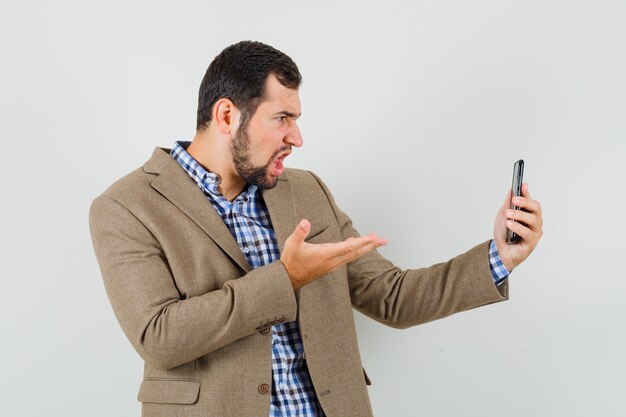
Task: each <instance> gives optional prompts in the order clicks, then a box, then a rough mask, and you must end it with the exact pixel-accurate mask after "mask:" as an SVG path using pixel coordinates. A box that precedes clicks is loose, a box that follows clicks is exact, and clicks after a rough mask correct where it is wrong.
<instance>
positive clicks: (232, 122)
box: [212, 98, 239, 135]
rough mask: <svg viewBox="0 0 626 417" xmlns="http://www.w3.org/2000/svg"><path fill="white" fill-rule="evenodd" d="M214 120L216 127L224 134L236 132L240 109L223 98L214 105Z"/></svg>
mask: <svg viewBox="0 0 626 417" xmlns="http://www.w3.org/2000/svg"><path fill="white" fill-rule="evenodd" d="M212 119H213V121H214V122H215V127H216V128H217V130H218V131H219V132H220V133H222V134H225V135H227V134H229V133H230V132H231V131H233V130H236V128H237V126H236V125H237V124H238V123H239V109H238V108H237V107H236V106H235V104H234V103H233V102H232V101H230V99H227V98H221V99H219V100H217V101H216V102H215V104H214V105H213V114H212Z"/></svg>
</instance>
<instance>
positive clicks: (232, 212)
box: [170, 141, 509, 417]
mask: <svg viewBox="0 0 626 417" xmlns="http://www.w3.org/2000/svg"><path fill="white" fill-rule="evenodd" d="M190 143H191V142H182V141H179V142H176V143H175V144H174V147H173V148H172V151H171V153H170V154H171V156H172V158H174V159H175V160H176V161H177V162H178V163H179V164H180V165H181V166H182V167H183V168H184V169H185V171H186V172H187V173H188V174H189V175H190V176H191V178H193V180H194V181H195V182H196V183H197V184H198V187H200V189H201V190H202V192H203V193H204V195H205V196H206V197H207V198H208V199H209V201H210V202H211V204H212V205H213V207H214V208H215V210H216V211H217V212H218V213H219V215H220V216H221V217H222V220H224V223H225V224H226V226H228V229H229V230H230V233H231V234H232V235H233V237H234V238H235V240H236V241H237V244H238V245H239V247H240V248H241V251H242V253H243V254H244V256H245V257H246V259H247V261H248V263H249V264H250V267H251V268H253V269H254V268H258V267H260V266H263V265H267V264H270V263H272V262H274V261H276V260H277V259H279V258H280V253H279V250H278V243H277V242H276V236H275V235H274V229H273V227H272V222H271V219H270V216H269V213H268V210H267V207H266V206H265V202H264V201H263V196H262V194H261V192H260V190H259V188H258V187H257V186H256V185H254V184H248V185H247V186H246V188H244V190H243V191H242V192H241V194H239V195H238V196H237V197H236V198H235V199H234V200H233V201H232V202H230V201H228V200H227V199H226V198H225V197H224V196H223V195H222V194H221V193H220V192H219V191H218V185H219V177H218V176H217V175H216V174H214V173H212V172H208V171H207V170H205V169H204V168H203V167H202V166H201V165H200V164H199V163H198V162H197V161H196V160H195V159H193V157H192V156H191V155H189V154H188V153H187V151H186V149H187V147H188V146H189V144H190ZM489 265H490V267H491V273H492V276H493V279H494V282H495V283H496V284H500V283H502V282H503V281H504V279H505V278H506V277H507V276H508V274H509V273H508V271H507V270H506V268H504V265H503V264H502V261H501V260H500V256H499V255H498V251H497V250H496V246H495V244H494V242H493V240H492V241H491V246H490V248H489ZM279 416H294V417H324V412H323V411H322V407H321V406H320V404H319V401H318V400H317V396H316V395H315V390H314V389H313V384H312V383H311V377H310V376H309V370H308V368H307V366H306V360H305V357H304V348H303V345H302V339H301V336H300V329H299V328H298V322H297V321H293V322H289V323H281V324H277V325H274V326H272V396H271V400H270V417H279Z"/></svg>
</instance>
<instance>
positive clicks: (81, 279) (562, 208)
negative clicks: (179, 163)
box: [0, 0, 626, 417]
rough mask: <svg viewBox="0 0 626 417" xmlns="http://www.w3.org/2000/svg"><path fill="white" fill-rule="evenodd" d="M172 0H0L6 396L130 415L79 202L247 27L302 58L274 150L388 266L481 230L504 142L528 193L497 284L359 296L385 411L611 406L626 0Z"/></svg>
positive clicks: (177, 136)
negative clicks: (529, 216)
mask: <svg viewBox="0 0 626 417" xmlns="http://www.w3.org/2000/svg"><path fill="white" fill-rule="evenodd" d="M179 3H180V4H175V3H174V2H164V1H145V2H127V1H124V2H122V1H106V2H105V1H101V2H96V1H56V2H44V1H34V2H29V3H25V2H23V3H19V4H18V3H12V4H11V5H8V4H7V5H4V6H3V8H2V9H3V11H2V14H1V16H0V35H1V36H0V39H1V40H0V42H1V46H2V48H1V50H2V58H1V59H2V65H1V66H0V86H1V91H2V93H1V94H0V110H1V115H2V116H1V118H2V123H1V125H0V138H1V140H2V148H3V157H2V163H1V164H0V175H1V177H2V204H1V206H0V213H1V216H0V257H1V260H0V265H1V267H0V271H1V272H0V274H1V276H2V281H1V283H2V303H0V314H1V317H2V319H1V321H0V335H1V342H0V354H1V357H2V359H3V365H2V369H1V371H0V414H2V415H5V416H44V415H45V416H49V415H50V416H67V417H70V416H80V417H85V416H138V415H139V413H140V403H138V402H137V401H136V395H137V391H138V388H139V384H140V382H141V377H142V366H143V362H142V360H141V359H140V357H139V356H138V355H137V353H136V352H135V351H134V350H133V349H132V346H131V345H130V343H129V342H128V341H127V340H126V338H125V336H124V334H123V333H122V331H121V328H120V327H119V325H118V323H117V322H116V320H115V317H114V315H113V312H112V310H111V307H110V304H109V302H108V299H107V296H106V293H105V290H104V286H103V283H102V279H101V276H100V271H99V269H98V266H97V263H96V259H95V256H94V254H93V250H92V246H91V240H90V236H89V230H88V222H87V214H88V209H89V205H90V203H91V201H92V200H93V198H95V197H96V196H97V195H98V194H100V193H101V192H102V191H103V190H104V189H105V188H106V187H108V186H109V185H110V184H111V183H112V182H114V181H115V180H116V179H118V178H120V177H121V176H123V175H125V174H126V173H128V172H130V171H131V170H133V169H135V168H137V167H139V166H141V165H142V164H143V163H144V162H145V161H146V160H147V159H148V158H149V157H150V155H151V153H152V150H153V149H154V147H155V146H166V147H171V146H172V144H173V142H174V141H175V140H190V139H191V138H192V136H193V134H194V129H195V112H196V100H197V91H198V87H199V85H200V81H201V79H202V76H203V75H204V72H205V70H206V67H207V66H208V64H209V63H210V61H211V60H212V59H213V57H214V56H215V55H217V54H218V53H219V52H220V51H221V50H222V49H223V48H224V47H226V46H228V45H230V44H232V43H235V42H237V41H239V40H244V39H254V40H259V41H263V42H265V43H268V44H271V45H273V46H275V47H277V48H278V49H280V50H282V51H284V52H286V53H287V54H289V55H290V56H291V57H292V58H293V59H294V60H295V61H296V62H297V64H298V65H299V67H300V70H301V72H302V74H303V76H304V83H303V85H302V88H301V91H300V94H301V99H302V105H303V106H302V108H303V116H302V118H301V119H300V126H301V130H302V133H303V137H304V146H303V147H302V148H299V149H294V153H293V154H292V155H291V157H290V158H289V159H288V160H287V166H291V167H297V168H306V169H310V170H313V171H314V172H316V173H318V174H319V175H320V176H321V177H322V178H323V179H324V181H325V182H326V183H327V184H328V185H329V187H330V189H331V191H332V192H333V194H334V196H335V197H336V200H337V202H338V203H339V205H340V207H341V208H342V209H343V210H344V211H345V212H347V213H348V214H349V215H350V216H351V217H352V219H353V221H354V224H355V225H356V227H357V229H358V230H359V231H360V232H361V233H362V234H366V233H369V232H377V233H378V234H379V235H381V236H383V237H385V238H387V239H388V240H389V244H388V245H387V246H386V247H383V248H381V249H380V250H379V251H380V252H381V253H382V254H383V255H384V256H386V257H387V258H388V259H390V260H391V261H393V262H394V263H395V264H396V265H398V266H400V267H402V268H418V267H423V266H429V265H431V264H433V263H436V262H442V261H445V260H447V259H449V258H451V257H453V256H455V255H457V254H459V253H461V252H464V251H466V250H467V249H469V248H471V247H473V246H474V245H476V244H478V243H480V242H482V241H484V240H487V239H489V238H491V237H492V234H493V222H494V218H495V214H496V212H497V210H498V208H499V207H500V205H501V204H502V203H503V201H504V197H505V194H506V192H507V189H508V187H510V185H511V170H512V166H513V163H514V162H515V160H517V159H519V158H524V159H525V161H526V172H525V180H526V181H527V182H528V183H529V185H530V191H531V193H532V195H533V197H535V198H537V199H538V200H539V201H540V202H541V203H542V206H543V209H544V221H545V226H544V232H545V235H544V237H543V239H542V241H541V242H540V243H539V245H538V247H537V248H536V250H535V251H534V252H533V253H532V255H531V257H530V258H529V259H528V260H527V261H526V262H525V263H524V264H522V265H520V266H519V268H517V269H516V270H515V271H514V272H513V274H512V275H511V277H510V285H511V299H510V300H509V301H508V302H505V303H498V304H495V305H490V306H487V307H484V308H479V309H474V310H472V311H469V312H466V313H461V314H458V315H455V316H452V317H449V318H446V319H444V320H440V321H436V322H433V323H428V324H425V325H422V326H418V327H414V328H411V329H407V330H403V331H400V330H394V329H391V328H387V327H385V326H383V325H381V324H379V323H376V322H374V321H372V320H370V319H368V318H366V317H365V316H363V315H361V314H360V313H357V312H355V318H356V322H357V327H358V333H359V343H360V348H361V353H362V359H363V363H364V366H365V368H366V369H367V371H368V374H369V376H370V377H371V379H372V381H373V385H372V386H371V387H370V388H369V393H370V397H371V400H372V405H373V409H374V412H375V414H376V415H377V416H378V417H386V416H389V417H391V416H393V417H414V416H430V417H434V416H452V415H467V416H478V415H480V416H494V417H496V416H497V417H500V416H524V417H526V416H549V415H567V416H570V417H574V416H590V415H602V416H605V417H608V416H623V415H625V414H626V402H625V400H624V395H623V394H624V393H625V392H626V377H625V376H624V375H625V374H626V359H625V355H624V352H625V351H626V340H625V334H624V328H625V324H626V323H625V321H626V320H625V319H624V317H626V306H625V304H624V302H623V298H624V295H626V280H625V278H626V274H625V273H624V270H623V258H624V249H625V245H624V235H625V232H626V227H625V226H624V219H623V218H624V213H625V209H624V206H625V203H626V198H625V197H624V187H623V185H622V183H623V177H624V174H623V172H624V158H625V157H626V124H625V117H624V116H625V115H626V47H625V40H626V25H624V22H625V21H626V3H625V2H624V1H606V0H601V1H598V0H595V1H591V0H589V1H565V0H541V1H538V0H535V1H526V2H520V1H510V0H506V1H502V0H499V1H495V0H493V1H487V0H477V1H459V0H457V1H410V2H409V1H407V2H397V1H384V2H370V1H367V2H363V1H352V2H327V3H326V2H308V4H304V2H275V1H264V2H248V3H245V2H236V3H232V4H228V3H218V2H213V3H211V2H199V1H197V2H179ZM329 417H335V416H329ZM339 417H340V416H339Z"/></svg>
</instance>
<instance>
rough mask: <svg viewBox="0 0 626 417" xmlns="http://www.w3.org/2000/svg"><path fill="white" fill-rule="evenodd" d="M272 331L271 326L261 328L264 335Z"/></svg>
mask: <svg viewBox="0 0 626 417" xmlns="http://www.w3.org/2000/svg"><path fill="white" fill-rule="evenodd" d="M269 332H270V328H269V327H266V328H264V329H261V330H259V333H261V334H262V335H266V334H268V333H269Z"/></svg>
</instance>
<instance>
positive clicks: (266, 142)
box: [230, 74, 302, 190]
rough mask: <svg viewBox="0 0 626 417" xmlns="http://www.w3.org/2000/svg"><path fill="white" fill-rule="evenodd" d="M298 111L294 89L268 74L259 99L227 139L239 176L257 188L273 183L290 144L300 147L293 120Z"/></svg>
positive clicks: (300, 143) (268, 186)
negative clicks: (251, 111)
mask: <svg viewBox="0 0 626 417" xmlns="http://www.w3.org/2000/svg"><path fill="white" fill-rule="evenodd" d="M300 112H301V110H300V97H299V94H298V90H291V89H289V88H287V87H285V86H283V85H282V84H281V83H280V82H279V81H278V80H277V79H276V77H275V76H274V75H272V74H270V76H269V77H268V78H267V81H266V82H265V95H264V96H263V102H262V103H261V104H259V106H258V107H257V110H256V112H255V113H254V114H253V115H252V116H251V117H250V118H248V119H247V120H243V122H242V123H241V124H240V126H239V127H238V128H237V131H236V132H235V134H234V137H233V139H232V141H231V142H230V152H231V154H232V157H233V164H234V165H235V169H236V171H237V174H239V176H240V177H241V178H243V179H244V180H245V181H246V182H249V183H251V184H255V185H256V186H257V187H259V188H261V189H266V190H269V189H271V188H274V187H275V186H276V183H277V181H278V177H279V176H280V175H281V174H282V173H283V171H284V167H283V160H284V159H285V158H286V157H287V155H289V154H290V153H291V147H292V146H296V147H300V146H302V136H301V135H300V128H299V127H298V125H297V123H296V119H297V118H298V117H299V116H300ZM242 117H243V115H242Z"/></svg>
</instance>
